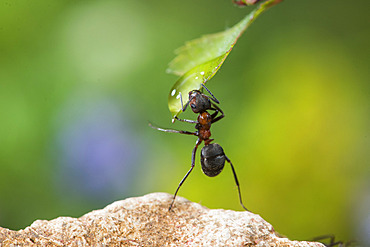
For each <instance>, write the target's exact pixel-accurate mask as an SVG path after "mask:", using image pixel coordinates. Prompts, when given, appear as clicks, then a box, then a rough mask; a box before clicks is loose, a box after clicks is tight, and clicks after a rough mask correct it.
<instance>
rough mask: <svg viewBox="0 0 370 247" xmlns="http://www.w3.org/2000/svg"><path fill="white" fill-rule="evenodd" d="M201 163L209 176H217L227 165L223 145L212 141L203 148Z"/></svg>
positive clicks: (204, 171)
mask: <svg viewBox="0 0 370 247" xmlns="http://www.w3.org/2000/svg"><path fill="white" fill-rule="evenodd" d="M200 158H201V160H200V161H201V164H202V170H203V173H204V174H206V175H207V176H208V177H215V176H217V175H218V174H220V172H221V171H222V169H223V168H224V165H225V160H226V157H225V153H224V150H223V149H222V147H221V146H220V145H219V144H217V143H211V144H208V145H206V146H204V147H203V148H202V151H201V154H200Z"/></svg>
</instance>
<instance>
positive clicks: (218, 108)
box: [211, 104, 225, 123]
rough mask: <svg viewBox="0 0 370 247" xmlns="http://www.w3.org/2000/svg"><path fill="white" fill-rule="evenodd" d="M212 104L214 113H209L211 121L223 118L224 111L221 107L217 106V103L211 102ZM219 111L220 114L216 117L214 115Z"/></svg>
mask: <svg viewBox="0 0 370 247" xmlns="http://www.w3.org/2000/svg"><path fill="white" fill-rule="evenodd" d="M212 106H213V107H214V108H215V109H214V110H215V113H213V114H212V115H211V117H212V123H215V122H217V121H218V120H220V119H222V118H224V117H225V114H224V112H223V111H222V110H221V108H220V107H218V106H217V105H215V104H212ZM219 112H221V115H220V116H218V117H216V116H217V114H218V113H219Z"/></svg>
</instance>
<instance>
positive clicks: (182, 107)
mask: <svg viewBox="0 0 370 247" xmlns="http://www.w3.org/2000/svg"><path fill="white" fill-rule="evenodd" d="M179 95H180V102H181V110H182V112H184V111H185V110H186V108H187V107H188V105H189V102H190V101H188V102H187V103H186V104H185V107H184V105H183V103H182V93H181V92H179Z"/></svg>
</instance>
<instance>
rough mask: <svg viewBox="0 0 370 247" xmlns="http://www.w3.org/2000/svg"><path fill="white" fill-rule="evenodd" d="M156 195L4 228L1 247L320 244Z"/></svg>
mask: <svg viewBox="0 0 370 247" xmlns="http://www.w3.org/2000/svg"><path fill="white" fill-rule="evenodd" d="M171 200H172V195H169V194H166V193H152V194H148V195H145V196H142V197H135V198H128V199H126V200H122V201H117V202H114V203H112V204H111V205H109V206H107V207H105V208H104V209H100V210H95V211H92V212H90V213H88V214H85V215H84V216H82V217H80V218H77V219H76V218H71V217H59V218H57V219H54V220H50V221H47V220H37V221H35V222H34V223H33V224H32V225H31V226H29V227H26V228H25V229H24V230H19V231H11V230H8V229H5V228H1V227H0V246H31V245H32V246H233V247H234V246H284V247H288V246H321V247H323V246H324V245H322V244H320V243H314V242H305V241H302V242H299V241H291V240H289V239H287V238H280V237H278V236H277V234H276V233H275V231H274V228H273V227H272V226H271V225H270V224H269V223H267V222H266V221H265V220H264V219H262V218H261V217H260V216H259V215H256V214H253V213H250V212H247V211H242V212H236V211H231V210H223V209H208V208H206V207H203V206H201V205H199V204H197V203H194V202H190V201H188V200H186V199H184V198H182V197H177V198H176V203H175V206H174V208H173V211H171V212H169V211H168V207H169V204H170V202H171Z"/></svg>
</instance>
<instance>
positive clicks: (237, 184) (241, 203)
mask: <svg viewBox="0 0 370 247" xmlns="http://www.w3.org/2000/svg"><path fill="white" fill-rule="evenodd" d="M225 159H226V161H227V162H229V164H230V166H231V169H232V170H233V174H234V180H235V184H236V186H237V187H238V193H239V201H240V205H241V206H242V207H243V208H244V209H245V210H246V211H249V210H248V209H247V208H246V207H245V206H244V204H243V201H242V194H241V192H240V185H239V181H238V177H237V176H236V172H235V168H234V166H233V164H232V163H231V160H230V159H229V158H228V157H227V156H226V155H225Z"/></svg>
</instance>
